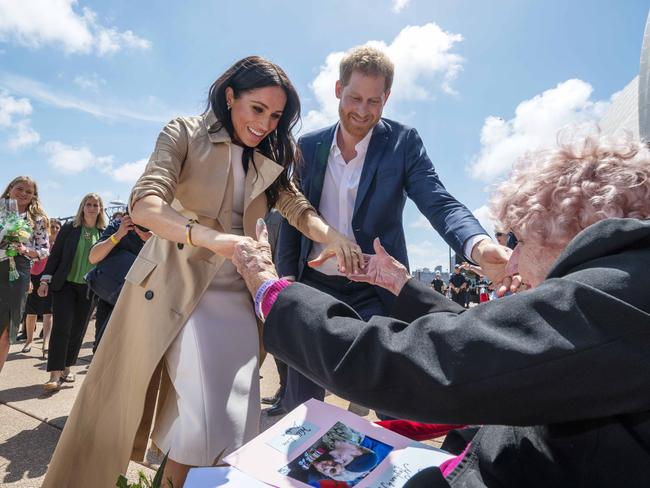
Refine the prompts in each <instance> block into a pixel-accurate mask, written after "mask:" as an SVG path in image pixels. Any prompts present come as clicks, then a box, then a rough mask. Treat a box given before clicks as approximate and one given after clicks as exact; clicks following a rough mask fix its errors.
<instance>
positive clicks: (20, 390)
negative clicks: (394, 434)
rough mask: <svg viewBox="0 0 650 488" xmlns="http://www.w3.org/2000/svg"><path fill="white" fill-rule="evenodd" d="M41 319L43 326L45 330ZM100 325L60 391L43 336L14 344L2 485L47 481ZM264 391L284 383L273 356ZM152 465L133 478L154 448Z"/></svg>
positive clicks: (2, 415)
mask: <svg viewBox="0 0 650 488" xmlns="http://www.w3.org/2000/svg"><path fill="white" fill-rule="evenodd" d="M40 327H41V326H40V323H39V325H38V330H40ZM93 334H94V324H93V323H91V324H90V327H89V328H88V333H87V334H86V338H85V342H84V345H83V349H82V351H81V354H80V359H79V362H78V364H77V366H76V367H74V368H73V372H74V373H76V374H77V382H76V383H74V384H66V385H65V386H64V387H63V388H62V389H61V390H60V391H58V392H56V393H46V392H45V391H44V390H43V387H42V384H43V383H44V382H45V381H46V380H47V378H48V374H47V372H46V371H45V366H46V361H45V360H43V359H42V357H41V353H42V341H40V340H37V341H36V343H35V344H34V347H32V350H31V352H30V353H27V354H23V353H21V352H20V350H21V349H22V347H23V345H22V344H18V345H15V346H12V347H11V350H10V352H9V358H8V360H7V363H6V364H5V367H4V369H3V371H2V373H0V487H3V488H4V487H6V488H19V487H20V488H37V487H40V486H41V483H42V481H43V478H44V476H45V472H46V470H47V465H48V463H49V461H50V458H51V456H52V453H53V451H54V447H55V445H56V442H57V440H58V438H59V435H60V433H61V429H62V428H63V425H64V424H65V420H66V418H67V415H68V413H69V412H70V409H71V407H72V404H73V402H74V399H75V395H76V393H77V391H78V390H79V387H80V385H81V383H82V382H83V379H84V375H85V374H86V371H87V368H88V365H89V364H90V360H91V359H92V352H91V348H92V337H93ZM260 373H261V375H262V380H261V385H262V386H261V391H262V396H271V395H272V394H273V393H274V392H275V390H276V389H277V387H278V376H277V372H276V369H275V363H274V362H273V358H271V357H270V356H269V357H267V358H266V361H265V362H264V364H263V365H262V369H261V372H260ZM326 401H327V402H328V403H333V404H336V405H339V406H341V407H342V408H348V407H349V404H348V402H346V401H344V400H342V399H340V398H338V397H335V396H334V395H328V396H327V398H326ZM350 409H351V410H353V411H354V412H355V413H357V414H360V415H365V416H366V418H368V419H369V420H376V417H375V416H374V413H373V412H368V411H367V410H366V409H363V408H361V407H358V406H352V407H351V408H350ZM278 419H279V418H278V417H268V416H266V415H264V414H262V420H261V429H262V430H264V429H267V428H268V427H270V426H271V425H273V423H275V422H276V421H277V420H278ZM147 460H148V462H149V464H147V465H143V464H138V463H133V462H132V463H131V464H130V465H129V470H128V472H127V477H128V478H129V479H130V480H134V479H136V478H137V473H138V471H139V470H142V471H144V472H145V473H149V474H151V473H153V471H152V470H151V469H150V467H149V466H154V467H155V465H156V463H157V462H158V460H159V458H158V457H157V455H156V454H154V453H153V452H151V451H150V452H149V453H148V456H147Z"/></svg>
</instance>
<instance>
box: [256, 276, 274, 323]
mask: <svg viewBox="0 0 650 488" xmlns="http://www.w3.org/2000/svg"><path fill="white" fill-rule="evenodd" d="M276 281H278V280H276V279H271V280H266V281H265V282H264V283H262V286H260V287H259V288H258V289H257V292H256V293H255V313H256V314H257V316H258V317H259V318H260V320H261V321H262V322H264V314H263V313H262V302H263V301H264V295H265V294H266V290H268V289H269V288H270V287H271V285H273V283H275V282H276Z"/></svg>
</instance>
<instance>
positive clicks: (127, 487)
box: [115, 453, 174, 488]
mask: <svg viewBox="0 0 650 488" xmlns="http://www.w3.org/2000/svg"><path fill="white" fill-rule="evenodd" d="M167 456H169V453H167V454H165V457H164V458H163V460H162V463H160V467H159V468H158V471H156V475H155V476H154V478H153V479H152V480H151V479H148V478H147V475H145V474H144V473H143V472H142V471H140V472H139V473H138V481H137V482H136V483H129V480H127V479H126V477H125V476H122V475H120V477H119V478H117V483H115V486H117V488H163V485H162V482H163V472H164V471H165V464H167ZM165 488H174V487H173V486H172V482H171V480H167V486H166V487H165Z"/></svg>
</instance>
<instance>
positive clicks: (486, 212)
mask: <svg viewBox="0 0 650 488" xmlns="http://www.w3.org/2000/svg"><path fill="white" fill-rule="evenodd" d="M472 213H473V214H474V217H476V220H478V221H479V223H480V224H481V225H482V226H483V228H484V229H485V230H486V231H487V233H488V234H489V235H490V236H492V238H493V239H494V226H495V225H496V221H495V220H494V219H493V218H492V215H491V213H490V207H489V206H487V205H483V206H481V207H479V208H477V209H476V210H474V211H473V212H472Z"/></svg>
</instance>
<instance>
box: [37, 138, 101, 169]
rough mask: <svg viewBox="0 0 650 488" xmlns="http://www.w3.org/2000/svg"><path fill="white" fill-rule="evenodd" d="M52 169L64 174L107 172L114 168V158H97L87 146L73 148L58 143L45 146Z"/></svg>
mask: <svg viewBox="0 0 650 488" xmlns="http://www.w3.org/2000/svg"><path fill="white" fill-rule="evenodd" d="M44 150H45V152H46V154H48V156H49V158H48V159H49V162H50V164H51V165H52V167H53V168H54V169H56V170H58V171H61V172H62V173H67V174H76V173H80V172H82V171H84V170H87V169H89V168H97V169H100V170H102V171H107V170H110V169H111V168H112V165H113V156H95V155H94V154H93V153H92V152H91V151H90V149H88V148H87V147H85V146H82V147H72V146H68V145H66V144H62V143H60V142H57V141H50V142H48V143H47V144H45V147H44Z"/></svg>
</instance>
